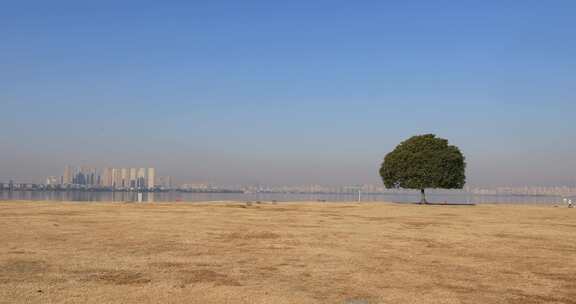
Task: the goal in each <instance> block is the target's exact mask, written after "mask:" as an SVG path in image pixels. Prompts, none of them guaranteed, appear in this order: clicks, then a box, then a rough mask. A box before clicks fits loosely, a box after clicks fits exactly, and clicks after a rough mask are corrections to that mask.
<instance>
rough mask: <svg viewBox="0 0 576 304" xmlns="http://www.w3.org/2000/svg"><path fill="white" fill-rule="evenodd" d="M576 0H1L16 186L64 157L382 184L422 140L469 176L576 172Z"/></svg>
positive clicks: (4, 172) (5, 98)
mask: <svg viewBox="0 0 576 304" xmlns="http://www.w3.org/2000/svg"><path fill="white" fill-rule="evenodd" d="M575 16H576V1H573V0H565V1H562V0H553V1H541V0H539V1H536V0H524V1H488V0H487V1H456V0H454V1H442V0H439V1H429V0H426V1H424V0H423V1H338V0H331V1H323V0H317V1H309V0H308V1H296V0H294V1H249V0H243V1H217V0H215V1H57V0H54V1H26V0H22V1H3V2H2V3H1V4H0V130H1V131H0V182H1V181H7V180H8V179H10V178H14V179H16V180H20V181H43V178H44V176H46V175H60V174H62V167H63V166H64V165H65V164H78V165H80V164H89V165H94V166H98V167H104V166H118V167H121V166H155V167H157V170H158V174H159V175H172V176H174V177H176V178H177V179H178V180H180V181H209V182H214V183H267V184H307V183H319V184H327V185H329V184H357V183H379V182H380V180H379V177H378V173H377V171H378V167H379V165H380V162H381V160H382V158H383V157H384V155H385V154H386V153H387V152H389V151H391V150H392V149H393V148H394V146H395V145H396V144H397V143H399V142H400V141H401V140H403V139H405V138H407V137H409V136H411V135H415V134H422V133H436V134H438V135H439V136H441V137H445V138H447V139H449V140H450V141H451V142H452V143H454V144H456V145H458V146H460V148H461V149H462V151H463V152H464V154H465V155H466V157H467V161H468V165H469V166H468V168H469V169H468V180H469V184H471V185H482V186H484V185H485V186H491V185H525V184H527V185H554V184H561V185H573V184H574V183H576V135H575V133H576V132H575V131H576V117H575V116H576V115H575V114H576V39H575V37H576V17H575Z"/></svg>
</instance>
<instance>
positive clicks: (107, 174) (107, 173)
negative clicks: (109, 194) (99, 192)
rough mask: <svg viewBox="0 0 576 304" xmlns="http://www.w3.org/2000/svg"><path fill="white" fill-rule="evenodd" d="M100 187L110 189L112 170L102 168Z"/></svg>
mask: <svg viewBox="0 0 576 304" xmlns="http://www.w3.org/2000/svg"><path fill="white" fill-rule="evenodd" d="M100 185H101V186H103V187H112V170H111V169H110V168H104V169H103V170H102V177H101V178H100Z"/></svg>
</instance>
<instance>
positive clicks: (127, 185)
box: [120, 168, 130, 188]
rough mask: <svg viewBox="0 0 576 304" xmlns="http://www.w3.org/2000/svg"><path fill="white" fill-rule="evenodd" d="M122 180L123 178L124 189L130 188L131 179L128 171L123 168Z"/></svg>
mask: <svg viewBox="0 0 576 304" xmlns="http://www.w3.org/2000/svg"><path fill="white" fill-rule="evenodd" d="M120 175H121V178H122V184H121V186H122V188H130V179H129V175H128V169H126V168H122V169H121V174H120Z"/></svg>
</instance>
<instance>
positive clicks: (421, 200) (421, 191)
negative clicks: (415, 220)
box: [420, 189, 428, 204]
mask: <svg viewBox="0 0 576 304" xmlns="http://www.w3.org/2000/svg"><path fill="white" fill-rule="evenodd" d="M420 195H421V199H420V204H428V201H426V192H425V191H424V189H420Z"/></svg>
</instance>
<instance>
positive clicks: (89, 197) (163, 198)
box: [0, 191, 562, 204]
mask: <svg viewBox="0 0 576 304" xmlns="http://www.w3.org/2000/svg"><path fill="white" fill-rule="evenodd" d="M427 197H428V200H429V201H431V202H439V203H441V202H447V203H526V204H541V203H544V204H554V203H560V202H561V201H562V197H560V196H531V195H476V194H470V193H465V192H458V193H451V194H434V193H431V194H428V195H427ZM419 199H420V196H419V194H418V193H417V192H414V193H387V194H363V195H362V196H361V200H362V201H363V202H378V201H380V202H382V201H385V202H400V203H410V202H417V201H419ZM0 200H41V201H46V200H47V201H82V202H126V201H137V200H138V196H137V193H136V192H121V191H118V192H89V191H0ZM318 200H325V201H332V202H346V201H348V202H349V201H357V200H358V194H352V193H350V194H346V193H340V194H294V193H289V194H284V193H189V192H177V191H171V192H154V193H143V201H145V202H208V201H278V202H288V201H318Z"/></svg>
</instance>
